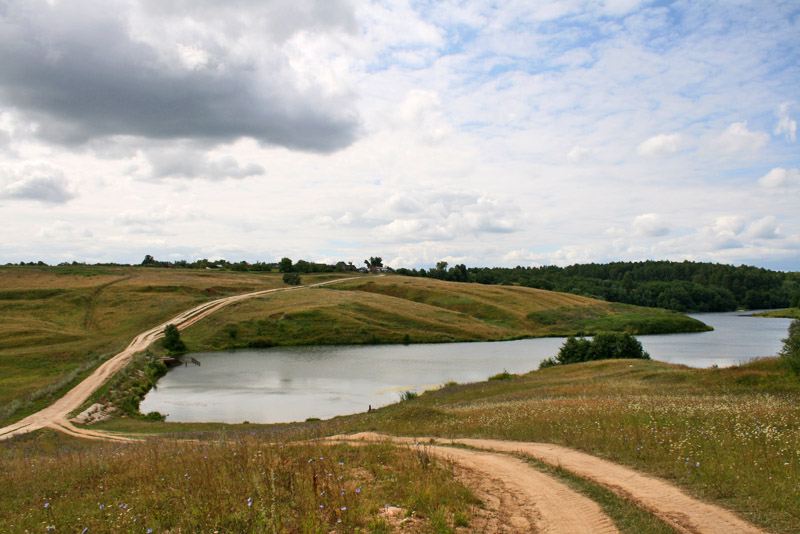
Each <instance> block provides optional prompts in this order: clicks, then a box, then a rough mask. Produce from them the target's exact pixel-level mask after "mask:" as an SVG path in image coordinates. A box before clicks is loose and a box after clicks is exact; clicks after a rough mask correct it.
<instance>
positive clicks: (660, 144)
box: [636, 133, 683, 156]
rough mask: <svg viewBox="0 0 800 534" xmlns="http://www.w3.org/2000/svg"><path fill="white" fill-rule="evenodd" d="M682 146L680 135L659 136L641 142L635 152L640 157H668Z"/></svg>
mask: <svg viewBox="0 0 800 534" xmlns="http://www.w3.org/2000/svg"><path fill="white" fill-rule="evenodd" d="M682 145H683V137H682V136H681V135H680V134H677V133H673V134H659V135H656V136H653V137H651V138H649V139H647V140H646V141H643V142H642V143H641V144H640V145H639V146H638V147H637V148H636V152H637V153H638V154H639V155H641V156H669V155H671V154H675V153H676V152H678V151H679V150H680V149H681V147H682Z"/></svg>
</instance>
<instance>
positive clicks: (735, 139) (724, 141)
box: [714, 121, 769, 154]
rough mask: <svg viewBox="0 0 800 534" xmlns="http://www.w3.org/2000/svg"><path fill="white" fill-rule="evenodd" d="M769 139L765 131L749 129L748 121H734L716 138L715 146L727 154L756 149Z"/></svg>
mask: <svg viewBox="0 0 800 534" xmlns="http://www.w3.org/2000/svg"><path fill="white" fill-rule="evenodd" d="M767 141H769V135H768V134H766V133H764V132H752V131H750V130H748V129H747V121H745V122H734V123H733V124H731V125H730V126H728V127H727V128H726V129H725V131H724V132H722V134H721V135H720V136H719V137H718V138H717V139H716V140H715V142H714V144H715V146H716V147H717V148H718V149H719V150H721V151H722V152H725V153H727V154H733V153H736V152H746V151H756V150H759V149H761V148H762V147H763V146H764V145H766V144H767Z"/></svg>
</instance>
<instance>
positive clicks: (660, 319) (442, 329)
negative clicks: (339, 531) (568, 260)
mask: <svg viewBox="0 0 800 534" xmlns="http://www.w3.org/2000/svg"><path fill="white" fill-rule="evenodd" d="M704 329H706V327H705V325H703V323H701V322H699V321H696V320H694V319H691V318H688V317H686V316H684V315H681V314H679V313H675V312H667V311H664V310H659V309H653V308H639V307H636V306H629V305H624V304H614V303H608V302H603V301H598V300H595V299H590V298H585V297H579V296H575V295H569V294H565V293H553V292H550V291H542V290H538V289H530V288H524V287H504V286H485V285H480V284H459V283H454V282H442V281H439V280H433V279H421V278H409V277H402V276H383V277H362V278H360V279H357V280H351V281H346V282H342V283H340V284H336V285H333V286H328V287H325V288H317V289H313V290H308V291H303V292H293V293H285V294H276V295H267V296H265V297H263V298H258V299H253V300H250V301H245V302H242V303H239V304H237V305H235V306H231V307H229V308H226V309H224V310H221V311H220V312H219V313H217V314H214V315H213V316H210V317H208V319H207V320H205V321H204V322H203V323H202V324H198V325H196V326H193V327H191V328H189V329H187V330H185V331H184V334H183V338H184V340H185V341H186V343H187V344H188V345H189V347H190V348H191V349H192V350H196V351H210V350H220V349H229V348H241V347H253V346H255V347H258V346H271V345H310V344H325V345H331V344H359V343H409V342H410V343H423V342H425V343H431V342H433V343H436V342H448V341H488V340H503V339H517V338H523V337H536V336H566V335H569V334H574V333H576V332H580V331H583V332H587V333H589V332H597V331H603V330H604V331H629V332H632V333H638V334H645V333H647V334H654V333H663V332H687V331H688V332H691V331H700V330H704Z"/></svg>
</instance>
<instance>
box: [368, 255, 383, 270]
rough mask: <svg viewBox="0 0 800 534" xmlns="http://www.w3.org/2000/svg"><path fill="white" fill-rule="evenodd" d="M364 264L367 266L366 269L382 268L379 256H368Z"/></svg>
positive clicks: (381, 260)
mask: <svg viewBox="0 0 800 534" xmlns="http://www.w3.org/2000/svg"><path fill="white" fill-rule="evenodd" d="M364 263H365V264H366V266H367V269H370V268H372V267H383V258H381V257H380V256H374V257H373V256H370V258H369V259H368V260H364Z"/></svg>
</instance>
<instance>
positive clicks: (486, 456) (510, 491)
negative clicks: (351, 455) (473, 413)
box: [326, 433, 619, 534]
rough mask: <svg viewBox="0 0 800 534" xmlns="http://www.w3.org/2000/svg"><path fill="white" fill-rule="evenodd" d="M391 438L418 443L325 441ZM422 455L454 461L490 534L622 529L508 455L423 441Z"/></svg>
mask: <svg viewBox="0 0 800 534" xmlns="http://www.w3.org/2000/svg"><path fill="white" fill-rule="evenodd" d="M387 439H391V440H392V441H396V442H399V443H403V444H409V445H417V444H416V443H415V440H410V439H405V438H389V437H388V436H384V435H380V434H372V433H365V434H356V435H353V436H334V437H332V438H328V440H326V441H332V442H345V443H366V442H367V441H384V440H387ZM417 448H418V450H419V451H420V452H421V453H424V454H430V455H432V456H435V457H438V458H441V459H444V460H448V461H451V462H453V463H454V465H455V469H454V472H455V475H456V478H458V479H459V480H461V481H462V482H463V483H464V484H465V485H466V486H468V487H470V488H472V489H473V491H475V493H476V494H477V495H478V497H479V498H480V499H481V501H482V502H483V503H484V504H485V506H486V510H485V511H482V513H480V514H478V515H477V517H476V518H475V520H474V521H473V522H472V523H471V529H472V530H473V531H474V532H483V533H486V534H500V533H519V532H541V533H547V534H615V533H618V532H619V531H618V530H617V528H616V526H614V523H613V521H612V520H611V519H610V518H609V517H608V516H607V515H606V514H605V513H603V511H602V510H601V509H600V506H599V505H598V504H597V503H595V502H594V501H592V500H591V499H589V498H588V497H585V496H584V495H581V494H580V493H577V492H575V491H573V490H572V489H570V488H569V487H568V486H566V485H565V484H563V483H562V482H560V481H558V480H556V479H555V478H553V477H551V476H550V475H547V474H544V473H542V472H541V471H537V470H536V469H534V468H532V467H531V466H530V465H529V464H527V463H525V462H524V461H522V460H520V459H518V458H515V457H513V456H509V455H507V454H497V453H493V452H483V451H474V450H468V449H457V448H453V447H445V446H439V445H429V444H423V443H420V444H418V445H417Z"/></svg>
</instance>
